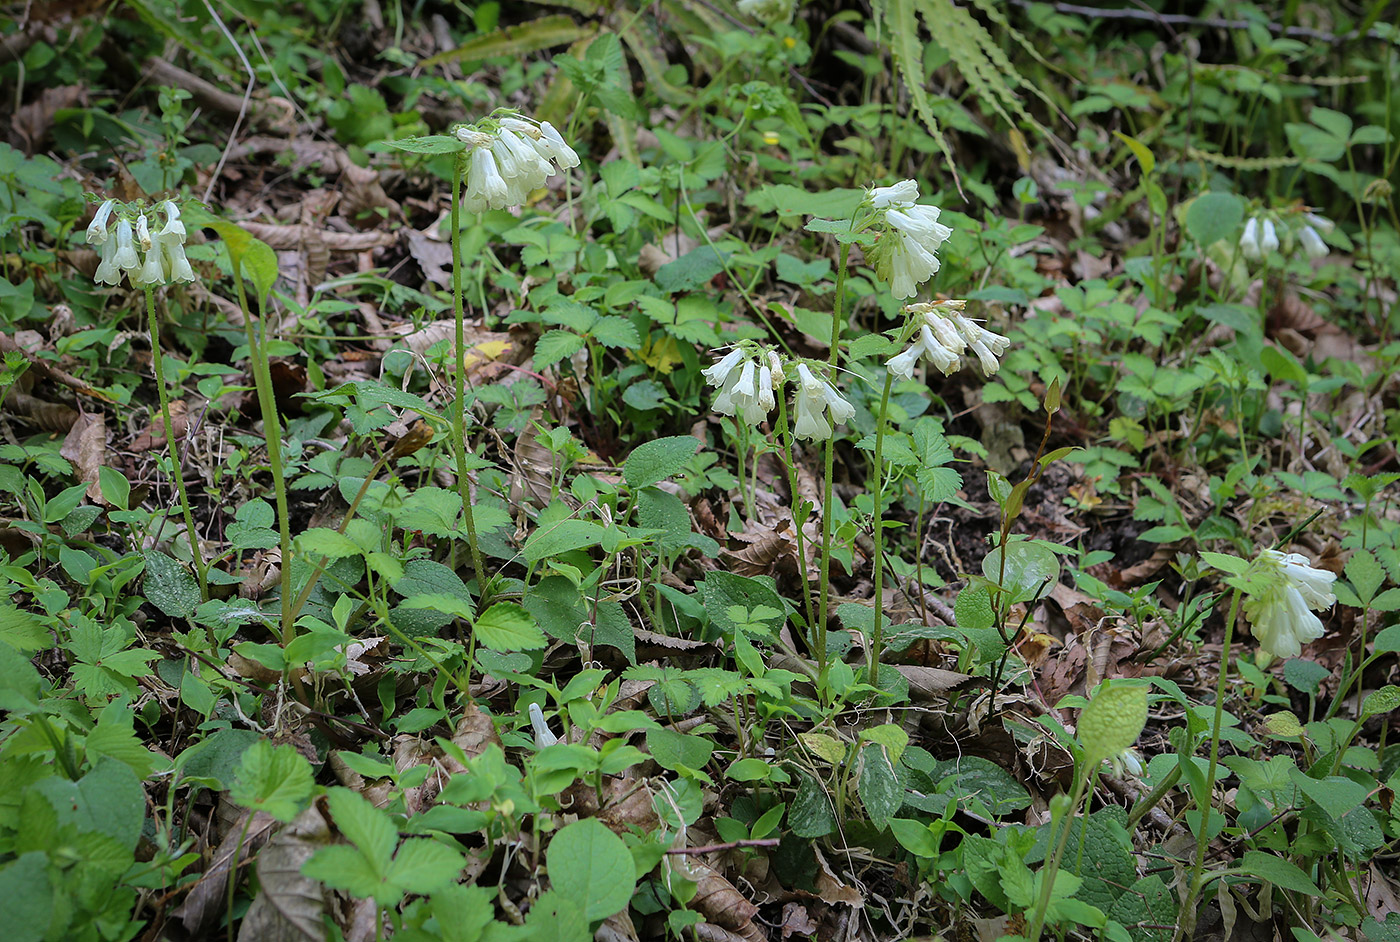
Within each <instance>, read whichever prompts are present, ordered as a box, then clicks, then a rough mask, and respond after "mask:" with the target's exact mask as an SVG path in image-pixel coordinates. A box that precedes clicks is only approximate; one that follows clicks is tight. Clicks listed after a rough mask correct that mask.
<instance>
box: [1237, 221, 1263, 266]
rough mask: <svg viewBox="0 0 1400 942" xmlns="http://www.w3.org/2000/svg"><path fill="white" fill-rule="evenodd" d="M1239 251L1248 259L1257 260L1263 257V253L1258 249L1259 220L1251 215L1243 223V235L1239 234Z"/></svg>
mask: <svg viewBox="0 0 1400 942" xmlns="http://www.w3.org/2000/svg"><path fill="white" fill-rule="evenodd" d="M1240 252H1241V253H1243V255H1244V257H1245V258H1247V259H1249V260H1250V261H1258V260H1259V259H1261V258H1263V257H1264V253H1263V252H1261V251H1259V220H1257V219H1255V218H1253V217H1251V218H1250V219H1249V221H1248V222H1246V223H1245V224H1244V235H1242V236H1240Z"/></svg>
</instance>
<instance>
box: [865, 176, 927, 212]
mask: <svg viewBox="0 0 1400 942" xmlns="http://www.w3.org/2000/svg"><path fill="white" fill-rule="evenodd" d="M918 198H919V184H917V183H915V182H914V181H913V180H901V181H899V182H898V183H896V184H895V185H894V186H877V187H872V188H871V189H870V190H868V191H867V192H866V199H868V200H869V201H870V205H871V206H873V207H875V208H876V209H884V208H886V207H887V206H897V205H900V204H902V203H912V202H914V201H915V200H917V199H918Z"/></svg>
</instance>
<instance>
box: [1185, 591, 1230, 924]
mask: <svg viewBox="0 0 1400 942" xmlns="http://www.w3.org/2000/svg"><path fill="white" fill-rule="evenodd" d="M1242 595H1243V593H1241V592H1240V590H1239V589H1236V590H1235V594H1234V596H1233V597H1232V598H1231V599H1230V615H1229V617H1228V618H1227V619H1226V620H1225V646H1224V648H1223V650H1221V652H1220V676H1219V678H1218V679H1217V680H1216V684H1215V721H1214V723H1213V725H1212V727H1211V734H1210V765H1209V766H1207V768H1206V785H1205V802H1204V804H1202V803H1201V802H1200V801H1197V804H1198V805H1201V833H1200V834H1198V835H1196V860H1195V862H1194V863H1193V864H1192V865H1191V882H1190V884H1189V888H1188V890H1187V897H1186V900H1185V903H1184V905H1183V906H1182V909H1181V911H1182V912H1183V913H1189V912H1191V911H1192V909H1193V907H1194V906H1195V905H1196V897H1197V895H1198V894H1199V893H1200V891H1201V888H1202V886H1203V885H1204V884H1203V881H1202V880H1201V871H1202V870H1203V869H1204V868H1205V862H1206V846H1207V845H1208V844H1209V843H1210V815H1211V811H1212V810H1213V808H1212V806H1213V805H1214V804H1215V802H1214V800H1213V796H1214V795H1215V773H1216V770H1217V768H1218V766H1219V763H1220V727H1221V724H1222V721H1223V719H1224V715H1225V683H1226V681H1227V680H1228V678H1229V675H1230V645H1231V643H1232V642H1233V641H1234V639H1235V619H1236V618H1237V617H1238V616H1239V612H1240V598H1241V596H1242ZM1198 797H1199V796H1198ZM1179 934H1180V931H1179V930H1178V935H1179Z"/></svg>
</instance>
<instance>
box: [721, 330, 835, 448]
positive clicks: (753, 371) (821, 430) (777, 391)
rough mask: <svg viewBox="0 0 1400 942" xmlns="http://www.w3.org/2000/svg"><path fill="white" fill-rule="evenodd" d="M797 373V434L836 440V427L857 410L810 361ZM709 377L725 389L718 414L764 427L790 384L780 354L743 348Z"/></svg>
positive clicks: (799, 366)
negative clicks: (783, 391) (811, 365)
mask: <svg viewBox="0 0 1400 942" xmlns="http://www.w3.org/2000/svg"><path fill="white" fill-rule="evenodd" d="M795 372H796V378H797V394H796V400H795V402H794V417H795V419H794V423H793V434H794V435H796V436H797V437H798V438H808V439H825V438H830V437H831V431H832V425H833V424H836V425H839V424H841V423H843V422H847V421H849V420H850V418H851V416H853V415H855V411H856V410H855V406H853V405H851V404H850V403H849V402H847V401H846V400H845V399H844V398H843V397H842V396H841V394H840V393H839V392H837V391H836V387H835V386H833V385H831V383H829V382H827V381H826V380H825V379H823V378H822V377H820V376H818V375H817V374H816V373H814V372H813V371H812V368H811V367H809V366H808V365H807V364H806V363H798V364H797V367H796V371H795ZM703 375H704V377H705V379H706V380H707V381H708V382H709V384H710V385H711V386H715V387H717V388H718V389H719V393H718V394H716V396H715V401H714V409H715V411H716V412H718V413H719V414H720V415H733V416H739V417H741V418H743V420H744V421H745V422H746V423H748V424H749V425H753V426H758V425H760V424H761V423H762V422H763V420H764V419H766V418H767V417H768V414H769V413H770V412H772V411H773V409H774V407H776V406H777V404H778V396H779V395H781V394H782V388H783V384H784V383H785V382H786V381H787V367H786V365H785V364H784V362H783V358H782V357H781V356H779V355H778V353H777V351H775V350H759V349H756V348H753V347H750V346H738V347H735V348H734V349H733V350H730V351H729V352H728V353H726V354H725V355H724V356H723V357H722V358H721V359H720V360H719V362H717V363H715V365H714V366H711V367H710V368H709V369H706V370H704V371H703ZM828 412H829V413H830V416H831V419H830V421H828V420H827V413H828Z"/></svg>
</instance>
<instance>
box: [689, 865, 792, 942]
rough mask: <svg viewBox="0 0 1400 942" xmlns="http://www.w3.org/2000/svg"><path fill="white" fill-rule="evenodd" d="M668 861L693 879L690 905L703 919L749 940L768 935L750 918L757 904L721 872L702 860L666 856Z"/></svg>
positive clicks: (759, 938) (756, 940) (757, 941)
mask: <svg viewBox="0 0 1400 942" xmlns="http://www.w3.org/2000/svg"><path fill="white" fill-rule="evenodd" d="M668 862H669V863H670V865H671V866H672V867H674V868H675V870H676V872H677V873H679V874H680V875H682V876H684V877H685V878H686V879H688V880H692V881H694V882H695V884H696V889H695V899H694V900H692V901H691V905H692V906H694V907H695V909H696V910H697V911H698V912H699V913H700V914H701V915H702V916H704V917H705V921H706V922H708V923H710V924H712V925H715V926H718V927H720V928H721V929H727V930H729V931H730V932H733V933H734V934H735V935H737V936H738V937H739V938H741V939H747V940H751V942H760V940H766V939H767V938H768V936H767V934H766V933H765V932H764V931H763V930H762V929H760V928H759V927H758V926H757V925H755V924H754V921H753V917H754V916H756V915H758V907H757V906H755V905H754V904H753V903H752V902H750V901H749V900H748V899H747V898H746V897H745V896H744V894H742V893H740V892H739V890H738V889H737V888H736V887H735V886H734V884H733V883H730V882H729V880H727V879H726V878H725V876H724V874H722V873H720V872H719V871H718V870H716V869H715V868H714V867H712V866H710V865H709V864H707V863H706V862H705V861H703V860H699V859H694V858H690V857H684V856H682V857H679V859H677V858H675V857H672V858H668Z"/></svg>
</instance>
